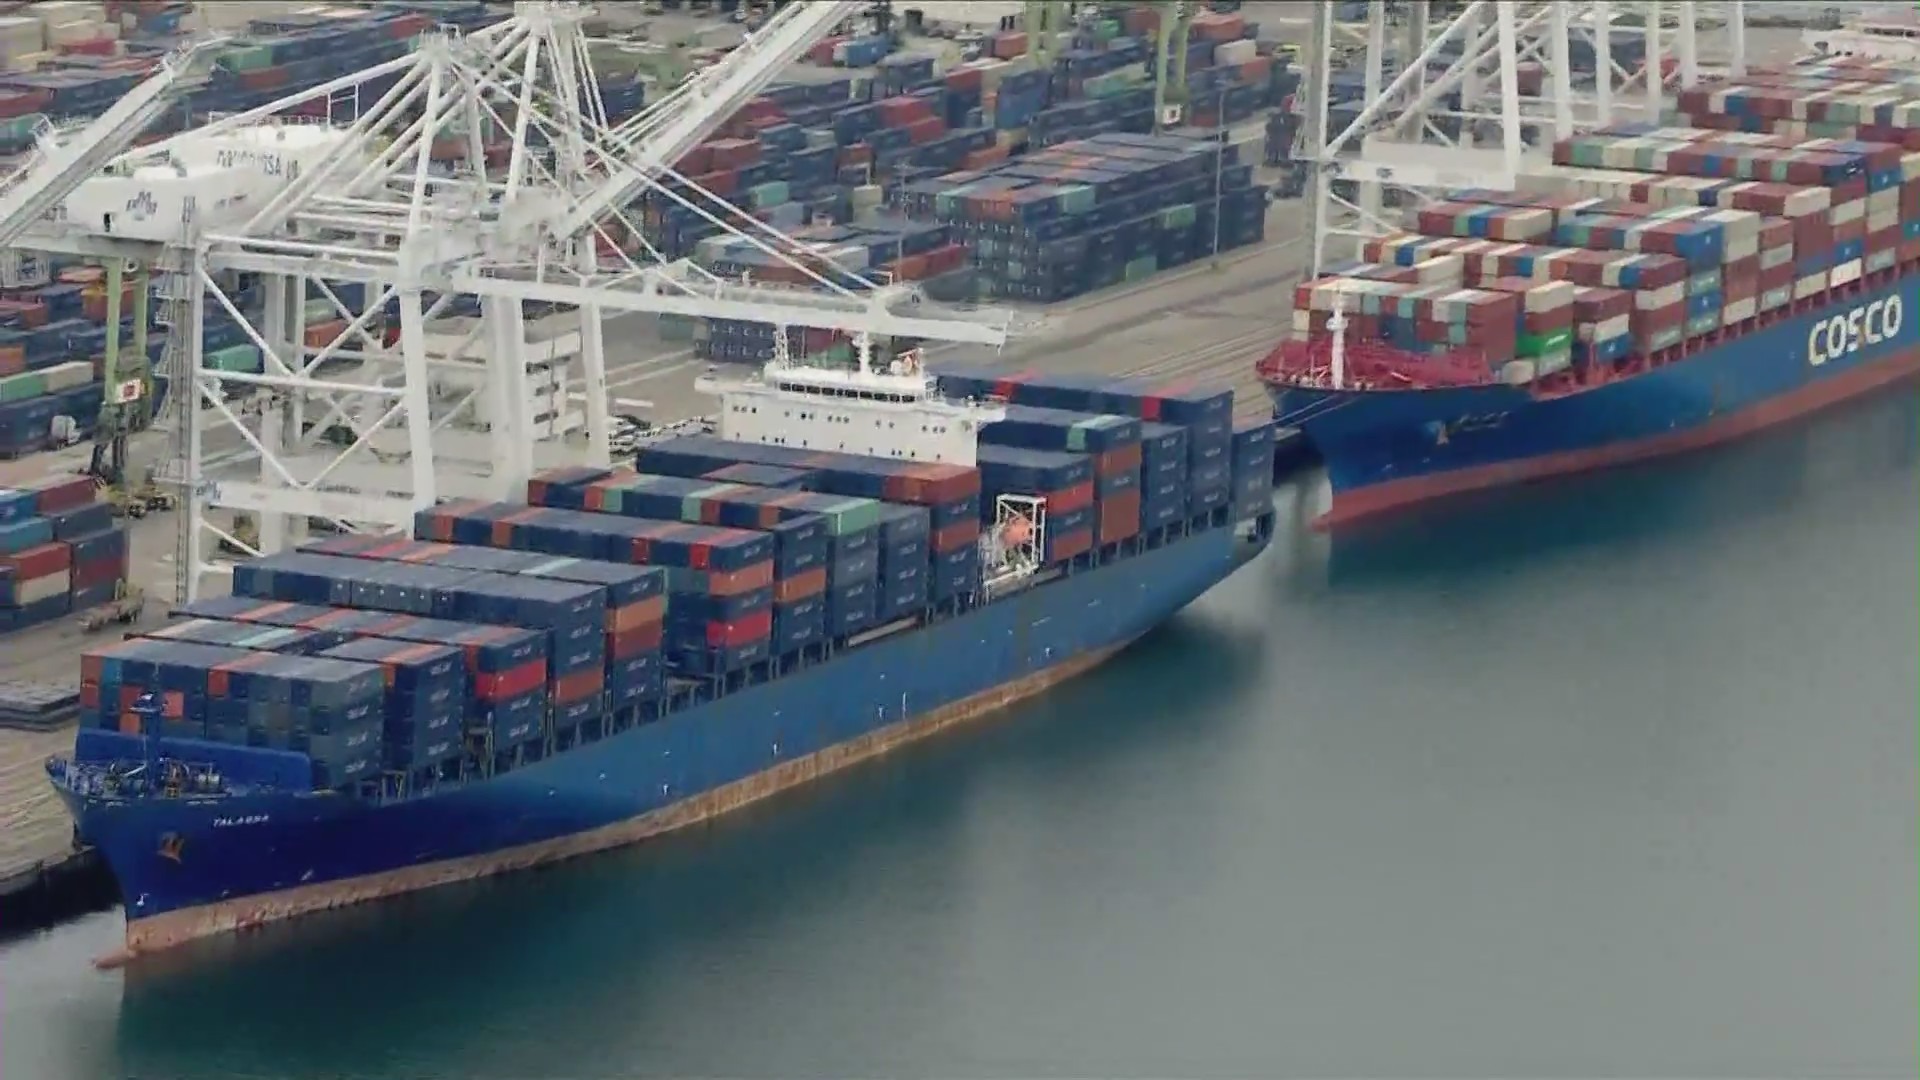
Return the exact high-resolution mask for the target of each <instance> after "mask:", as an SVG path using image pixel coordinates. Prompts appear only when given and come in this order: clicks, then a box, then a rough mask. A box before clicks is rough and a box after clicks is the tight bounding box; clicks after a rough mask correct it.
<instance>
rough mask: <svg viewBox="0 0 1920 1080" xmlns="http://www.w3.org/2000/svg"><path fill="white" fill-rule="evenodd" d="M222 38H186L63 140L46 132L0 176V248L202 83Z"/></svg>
mask: <svg viewBox="0 0 1920 1080" xmlns="http://www.w3.org/2000/svg"><path fill="white" fill-rule="evenodd" d="M224 41H225V39H224V38H209V39H205V40H201V41H195V42H192V43H189V44H187V45H185V46H183V47H182V48H180V49H179V50H177V51H176V52H173V53H171V54H169V55H168V56H166V57H165V58H164V59H162V60H161V61H160V67H159V70H157V71H155V72H154V73H153V74H152V75H151V76H149V77H148V78H147V79H146V81H144V82H142V83H141V84H140V85H138V86H136V87H134V88H133V89H132V90H130V91H128V92H127V95H126V96H125V97H123V98H121V99H120V100H119V101H116V102H114V103H113V106H112V107H111V108H109V109H108V110H107V111H106V112H104V113H101V114H100V115H99V116H98V117H96V118H95V119H94V120H93V121H92V122H91V123H89V124H87V126H86V127H84V128H82V129H80V131H79V132H77V133H76V134H74V135H73V136H72V137H71V138H68V139H65V140H64V141H63V140H61V139H59V138H57V137H56V136H55V135H54V133H53V132H52V131H51V130H50V129H48V130H46V131H44V133H43V135H42V137H41V139H40V146H39V150H38V152H37V153H36V154H35V155H34V157H33V160H32V161H31V162H30V163H29V164H28V165H27V166H26V167H25V168H22V169H20V170H18V171H16V172H15V173H13V174H12V175H11V176H8V177H7V178H6V179H5V180H0V247H6V246H8V245H10V244H12V243H13V242H14V241H16V240H18V239H20V238H21V237H22V236H23V235H25V234H26V232H27V231H28V230H29V229H31V228H32V227H33V226H34V224H35V223H37V222H39V221H40V220H41V219H42V218H44V217H45V216H46V215H47V214H48V213H49V212H50V211H52V210H53V209H54V207H56V206H58V205H59V204H60V201H61V200H63V199H65V198H66V197H67V196H68V195H69V194H70V193H72V191H73V189H74V188H76V187H78V186H79V185H80V183H81V182H82V181H84V180H86V179H88V178H90V177H92V176H94V175H96V174H97V173H98V172H99V171H100V170H101V169H102V168H104V167H105V166H106V165H107V163H108V162H110V161H112V160H113V159H114V158H115V157H118V156H119V155H120V153H121V152H122V151H123V150H125V149H126V148H127V147H129V146H131V145H133V141H134V140H135V139H137V138H139V137H140V135H141V134H142V133H143V132H145V131H146V130H147V129H148V128H150V127H152V126H153V124H154V123H155V121H157V120H159V119H160V117H161V116H162V115H163V114H164V113H165V112H166V110H167V108H168V106H170V105H171V104H172V103H173V100H174V99H175V97H177V96H178V95H179V94H180V93H181V92H182V91H184V90H188V89H191V88H192V87H194V86H196V85H199V84H200V83H202V82H204V81H205V80H206V77H207V69H208V68H209V67H210V66H211V64H212V60H213V57H214V52H215V49H216V48H217V47H218V46H219V45H221V44H222V43H224Z"/></svg>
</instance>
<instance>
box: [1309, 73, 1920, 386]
mask: <svg viewBox="0 0 1920 1080" xmlns="http://www.w3.org/2000/svg"><path fill="white" fill-rule="evenodd" d="M1902 79H1908V80H1916V81H1920V76H1916V75H1915V74H1914V72H1913V70H1912V68H1911V66H1906V67H1895V66H1893V65H1888V64H1826V65H1814V66H1806V67H1801V68H1796V69H1793V70H1792V71H1791V72H1790V73H1787V74H1775V75H1758V76H1751V77H1749V78H1748V79H1747V80H1744V81H1743V82H1742V83H1741V84H1740V85H1738V86H1724V87H1713V88H1708V89H1703V90H1698V91H1689V92H1687V93H1685V94H1683V95H1682V99H1681V105H1682V113H1681V117H1680V119H1679V120H1676V121H1675V123H1676V125H1677V124H1679V123H1683V122H1684V123H1687V124H1693V125H1696V126H1693V127H1682V126H1672V127H1653V126H1636V127H1622V128H1615V129H1610V130H1608V131H1603V132H1596V133H1594V134H1590V135H1581V136H1577V137H1574V138H1572V139H1568V140H1564V141H1562V142H1560V143H1558V144H1557V145H1556V146H1555V147H1554V162H1555V165H1554V166H1553V167H1552V168H1549V169H1546V170H1543V171H1542V172H1541V173H1539V174H1536V175H1531V176H1525V177H1523V178H1522V179H1521V182H1520V185H1519V186H1520V189H1521V190H1519V191H1518V192H1492V191H1466V192H1459V193H1455V194H1454V195H1453V196H1452V197H1451V199H1450V201H1448V202H1446V203H1442V204H1438V205H1435V206H1431V207H1428V208H1426V209H1425V210H1423V211H1421V212H1420V213H1419V215H1418V217H1417V222H1416V230H1417V233H1418V234H1419V235H1402V236H1395V237H1389V238H1386V239H1382V240H1377V241H1369V242H1368V244H1367V245H1366V246H1365V248H1364V249H1363V252H1362V256H1363V259H1364V260H1365V261H1364V262H1361V263H1357V264H1353V265H1349V266H1346V267H1342V268H1340V269H1339V270H1338V271H1336V272H1335V273H1334V274H1332V275H1329V276H1327V277H1324V278H1322V279H1319V280H1315V281H1310V282H1306V283H1303V284H1302V285H1301V286H1300V287H1299V288H1298V290H1297V291H1296V294H1295V310H1294V316H1293V320H1294V330H1295V336H1296V339H1298V340H1302V341H1307V342H1312V343H1313V346H1312V347H1311V348H1310V347H1306V346H1298V345H1296V346H1292V347H1285V346H1283V348H1282V350H1281V352H1280V353H1279V354H1277V355H1278V356H1280V357H1281V358H1282V360H1283V361H1284V362H1286V363H1290V364H1294V365H1307V364H1313V363H1316V362H1322V361H1324V359H1325V358H1324V356H1323V355H1321V353H1323V352H1324V344H1325V339H1326V333H1327V322H1328V319H1329V318H1330V317H1331V314H1332V312H1333V311H1334V309H1335V308H1336V307H1341V308H1343V309H1344V310H1345V312H1346V317H1347V323H1348V329H1347V337H1348V341H1349V342H1350V343H1354V342H1360V343H1367V344H1376V343H1385V344H1387V345H1389V346H1390V347H1391V348H1392V349H1393V350H1395V352H1396V354H1398V355H1400V356H1409V355H1414V354H1426V355H1428V356H1430V357H1443V358H1444V359H1436V360H1435V361H1434V366H1435V370H1436V371H1438V370H1441V369H1442V368H1443V367H1444V368H1445V369H1446V370H1450V371H1452V372H1455V373H1459V372H1463V371H1468V370H1472V371H1477V372H1478V373H1479V375H1480V376H1481V377H1483V378H1484V377H1498V378H1502V379H1505V380H1507V381H1510V382H1515V383H1524V382H1529V381H1532V380H1534V379H1536V378H1544V377H1548V376H1552V375H1555V374H1557V373H1559V372H1561V371H1562V370H1564V369H1566V368H1568V367H1569V366H1571V367H1572V368H1573V369H1574V372H1575V377H1576V378H1581V379H1604V378H1607V377H1610V376H1611V375H1612V374H1614V373H1616V372H1617V371H1618V370H1620V369H1621V368H1622V365H1625V367H1626V369H1627V370H1633V369H1634V368H1635V366H1636V365H1638V364H1641V363H1643V362H1645V361H1646V360H1647V359H1648V358H1651V357H1656V356H1658V355H1660V354H1662V353H1663V352H1664V351H1665V350H1668V349H1671V348H1674V347H1676V346H1683V345H1685V344H1686V343H1687V342H1689V341H1693V340H1697V339H1701V338H1706V337H1708V336H1710V335H1716V334H1720V333H1723V332H1727V331H1733V332H1738V331H1740V330H1741V329H1743V328H1745V327H1747V326H1748V325H1750V324H1752V323H1753V322H1754V321H1755V320H1757V319H1764V318H1765V317H1766V316H1768V315H1770V314H1772V313H1775V312H1779V311H1781V310H1782V309H1784V308H1786V307H1787V306H1788V305H1789V304H1790V303H1792V302H1793V301H1796V300H1805V299H1809V298H1813V297H1817V296H1820V295H1822V294H1823V293H1825V292H1826V291H1827V290H1828V289H1830V288H1837V287H1842V286H1846V285H1849V284H1851V283H1853V282H1857V281H1860V280H1861V279H1862V278H1864V277H1867V276H1869V275H1873V274H1877V273H1880V272H1883V271H1887V270H1890V269H1892V268H1894V267H1896V266H1899V265H1903V264H1911V263H1914V262H1916V261H1920V150H1909V149H1906V148H1905V147H1906V146H1908V145H1916V146H1920V110H1916V109H1914V108H1911V107H1909V106H1906V105H1904V104H1902V102H1903V100H1904V99H1903V97H1902V92H1901V91H1900V90H1899V89H1896V88H1895V87H1898V86H1900V85H1903V84H1902V83H1901V82H1900V80H1902ZM1843 129H1844V130H1843ZM1827 131H1837V132H1841V134H1837V135H1827V134H1817V132H1827ZM1869 135H1871V136H1873V138H1872V139H1869V138H1867V136H1869ZM1855 136H1858V137H1855ZM1569 335H1570V336H1569Z"/></svg>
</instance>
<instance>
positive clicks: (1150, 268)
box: [1122, 255, 1160, 281]
mask: <svg viewBox="0 0 1920 1080" xmlns="http://www.w3.org/2000/svg"><path fill="white" fill-rule="evenodd" d="M1159 271H1160V260H1158V259H1156V258H1154V257H1153V256H1152V255H1147V256H1145V257H1143V258H1138V259H1135V260H1133V261H1132V262H1130V263H1128V264H1127V269H1126V273H1125V274H1124V275H1122V276H1123V277H1124V278H1125V279H1126V280H1128V281H1144V280H1146V279H1147V278H1150V277H1152V276H1153V275H1154V274H1156V273H1158V272H1159Z"/></svg>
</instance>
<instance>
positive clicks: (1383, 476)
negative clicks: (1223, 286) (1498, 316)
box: [1268, 277, 1920, 525]
mask: <svg viewBox="0 0 1920 1080" xmlns="http://www.w3.org/2000/svg"><path fill="white" fill-rule="evenodd" d="M1915 293H1916V290H1915V288H1914V278H1912V277H1907V278H1903V279H1900V280H1898V281H1896V282H1893V283H1890V284H1886V285H1882V286H1880V287H1878V288H1872V289H1863V290H1861V291H1860V292H1859V293H1858V294H1857V295H1855V296H1851V297H1848V298H1846V299H1844V300H1836V301H1832V302H1830V303H1828V304H1826V305H1824V306H1820V307H1816V308H1813V309H1811V310H1807V311H1803V312H1799V313H1796V314H1793V315H1790V316H1787V317H1784V318H1781V319H1779V320H1778V321H1776V322H1775V323H1773V324H1772V325H1770V326H1768V327H1765V328H1762V329H1758V330H1754V331H1752V332H1749V333H1747V334H1744V335H1742V336H1741V337H1739V338H1736V339H1733V340H1731V341H1727V342H1724V343H1722V344H1718V345H1713V346H1709V347H1706V348H1703V349H1701V350H1700V351H1699V352H1696V353H1694V354H1693V355H1690V356H1686V357H1683V358H1679V359H1675V360H1673V361H1671V362H1669V363H1667V364H1664V365H1662V366H1660V367H1656V368H1654V369H1652V370H1649V371H1646V372H1643V373H1641V374H1638V375H1634V376H1632V377H1630V378H1624V379H1620V380H1618V381H1615V382H1611V383H1606V384H1603V385H1600V386H1595V387H1591V388H1587V389H1582V390H1579V391H1576V392H1573V393H1568V394H1564V395H1561V396H1552V397H1538V398H1536V397H1534V396H1533V395H1532V394H1531V393H1530V392H1528V391H1527V390H1526V389H1524V388H1516V387H1509V386H1477V387H1466V388H1448V389H1430V390H1427V389H1409V390H1350V391H1336V390H1326V389H1317V388H1302V387H1296V386H1291V385H1286V384H1284V383H1281V382H1270V383H1269V384H1268V385H1269V391H1270V393H1271V395H1272V397H1273V400H1274V406H1275V410H1276V412H1278V413H1279V414H1280V415H1281V416H1283V417H1288V416H1292V417H1297V418H1298V419H1295V420H1290V421H1288V422H1291V423H1296V424H1297V425H1298V426H1299V427H1300V428H1301V429H1302V430H1303V431H1304V432H1305V434H1306V437H1307V439H1308V440H1309V442H1311V443H1312V444H1313V446H1314V448H1315V449H1316V450H1317V451H1318V452H1319V453H1320V455H1321V457H1322V458H1323V459H1324V460H1325V462H1326V465H1327V474H1328V479H1329V482H1330V485H1331V487H1332V491H1333V504H1332V507H1331V508H1330V509H1329V510H1328V512H1327V513H1326V514H1325V515H1324V516H1323V517H1322V518H1321V519H1320V522H1319V523H1320V524H1322V525H1338V524H1344V523H1348V522H1352V521H1354V520H1358V519H1361V518H1365V517H1371V516H1374V515H1378V514H1381V513H1384V512H1387V511H1390V510H1394V509H1398V508H1402V507H1406V506H1410V505H1413V504H1417V503H1423V502H1427V501H1429V500H1433V499H1439V498H1445V497H1450V496H1455V495H1460V494H1464V493H1467V492H1471V491H1478V490H1484V489H1488V488H1494V487H1500V486H1504V485H1509V484H1515V483H1523V482H1527V481H1532V480H1538V479H1542V478H1546V477H1552V476H1559V475H1566V474H1571V473H1576V472H1582V471H1588V470H1593V469H1602V468H1609V467H1613V466H1618V465H1624V464H1630V463H1633V462H1638V461H1646V460H1650V459H1654V458H1659V457H1664V456H1667V455H1671V454H1678V453H1684V452H1687V451H1691V450H1696V449H1700V448H1703V447H1707V446H1711V445H1715V444H1717V443H1721V442H1726V441H1728V440H1731V439H1736V438H1740V437H1742V436H1745V435H1747V434H1750V433H1752V432H1754V431H1757V430H1760V429H1762V428H1766V427H1770V426H1772V425H1775V424H1779V423H1784V422H1787V421H1791V420H1795V419H1798V418H1800V417H1802V416H1805V415H1808V414H1810V413H1813V412H1816V411H1818V410H1820V409H1823V408H1827V407H1829V406H1832V405H1835V404H1838V403H1840V402H1843V401H1846V400H1849V399H1852V398H1856V397H1859V396H1861V395H1864V394H1868V393H1872V392H1874V391H1876V390H1880V389H1882V388H1885V387H1888V386H1890V385H1893V384H1896V383H1900V382H1902V381H1905V380H1908V379H1911V378H1913V377H1914V376H1915V375H1916V374H1920V296H1916V295H1915Z"/></svg>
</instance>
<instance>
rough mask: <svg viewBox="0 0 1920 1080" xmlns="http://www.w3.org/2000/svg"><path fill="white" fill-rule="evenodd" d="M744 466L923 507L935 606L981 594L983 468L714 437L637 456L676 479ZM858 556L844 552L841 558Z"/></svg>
mask: <svg viewBox="0 0 1920 1080" xmlns="http://www.w3.org/2000/svg"><path fill="white" fill-rule="evenodd" d="M738 463H747V464H755V465H770V466H775V467H779V468H788V469H800V470H806V471H808V472H810V473H812V474H813V475H812V479H811V480H810V481H809V483H810V485H811V486H813V487H815V488H817V489H818V490H819V491H820V492H822V493H825V494H832V495H840V496H846V497H856V498H867V499H876V500H879V501H883V502H891V503H904V504H908V505H912V506H920V507H924V508H925V509H926V511H927V518H928V548H929V561H930V564H931V566H930V572H931V578H930V580H929V581H928V595H929V599H930V600H931V601H932V602H933V603H934V604H935V605H942V604H950V603H957V602H965V601H967V600H970V599H971V598H972V597H973V596H974V594H975V593H977V592H978V591H979V585H980V549H979V546H978V543H977V541H978V540H979V538H980V513H981V504H982V501H981V498H980V473H979V470H977V469H973V468H967V467H965V466H957V465H942V464H938V463H929V462H916V461H898V460H892V459H886V458H874V457H865V456H862V455H858V454H840V453H832V452H827V451H813V450H800V449H795V448H793V447H785V446H771V445H765V444H759V443H737V442H729V441H726V440H724V439H716V438H711V437H707V436H689V437H682V438H674V439H668V440H665V441H662V442H659V443H654V444H651V445H648V446H645V447H643V448H642V449H641V450H640V452H639V454H638V455H637V464H638V467H639V468H640V469H642V470H643V471H646V472H649V473H658V474H662V475H672V476H699V475H705V474H707V473H710V472H713V471H714V470H716V469H724V468H728V467H730V466H731V465H734V464H738ZM857 554H859V553H858V552H857V551H851V550H842V551H841V552H840V553H839V555H840V556H842V557H850V556H854V555H857ZM876 571H877V567H876Z"/></svg>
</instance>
